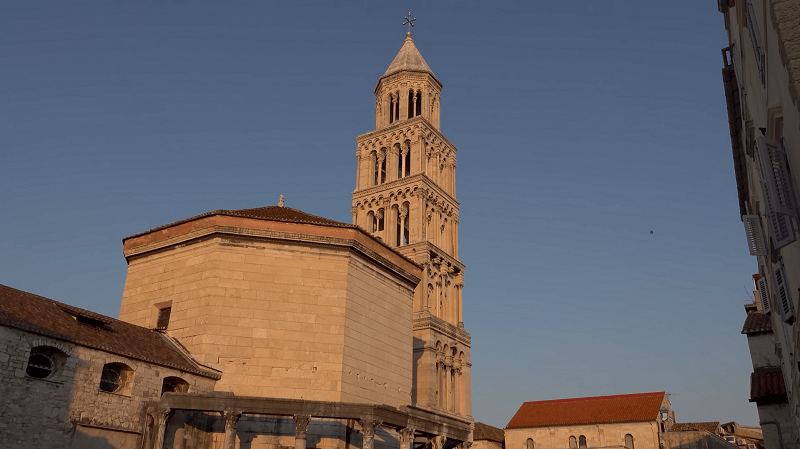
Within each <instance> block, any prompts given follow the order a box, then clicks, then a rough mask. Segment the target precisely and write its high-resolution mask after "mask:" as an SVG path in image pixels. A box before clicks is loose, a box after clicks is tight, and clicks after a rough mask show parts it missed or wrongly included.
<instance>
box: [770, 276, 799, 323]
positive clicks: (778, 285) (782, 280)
mask: <svg viewBox="0 0 800 449" xmlns="http://www.w3.org/2000/svg"><path fill="white" fill-rule="evenodd" d="M773 274H774V276H775V294H776V296H777V304H776V305H777V306H778V307H780V309H781V315H783V316H782V318H783V321H785V322H787V323H789V324H792V323H794V303H793V302H792V294H791V289H790V287H789V280H788V279H786V270H785V269H784V267H783V261H781V262H779V263H778V266H777V268H775V270H774V271H773Z"/></svg>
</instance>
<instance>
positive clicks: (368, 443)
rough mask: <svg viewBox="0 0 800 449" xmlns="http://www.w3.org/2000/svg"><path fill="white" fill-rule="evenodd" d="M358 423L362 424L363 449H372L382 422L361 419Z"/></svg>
mask: <svg viewBox="0 0 800 449" xmlns="http://www.w3.org/2000/svg"><path fill="white" fill-rule="evenodd" d="M358 423H359V424H361V436H362V443H361V449H372V446H373V443H374V442H375V428H376V427H378V426H380V425H381V422H380V421H375V420H371V419H361V420H359V421H358ZM295 449H299V448H295Z"/></svg>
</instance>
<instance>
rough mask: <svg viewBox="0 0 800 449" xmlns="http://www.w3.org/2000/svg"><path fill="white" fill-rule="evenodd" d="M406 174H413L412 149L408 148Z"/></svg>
mask: <svg viewBox="0 0 800 449" xmlns="http://www.w3.org/2000/svg"><path fill="white" fill-rule="evenodd" d="M405 158H406V176H411V150H410V149H409V150H406V156H405Z"/></svg>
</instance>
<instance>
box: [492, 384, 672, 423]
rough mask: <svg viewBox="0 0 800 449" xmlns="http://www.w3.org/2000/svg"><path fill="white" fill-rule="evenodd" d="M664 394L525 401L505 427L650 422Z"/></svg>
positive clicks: (656, 415)
mask: <svg viewBox="0 0 800 449" xmlns="http://www.w3.org/2000/svg"><path fill="white" fill-rule="evenodd" d="M664 396H665V393H664V392H663V391H662V392H657V393H640V394H622V395H616V396H596V397H589V398H574V399H556V400H552V401H536V402H526V403H524V404H522V407H520V408H519V410H517V413H516V414H515V415H514V417H513V418H511V421H509V423H508V425H507V426H506V429H512V428H519V427H544V426H565V425H575V424H599V423H615V422H638V421H653V420H655V419H656V418H657V417H658V413H659V409H660V408H661V404H662V402H663V401H664Z"/></svg>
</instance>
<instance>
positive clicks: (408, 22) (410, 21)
mask: <svg viewBox="0 0 800 449" xmlns="http://www.w3.org/2000/svg"><path fill="white" fill-rule="evenodd" d="M405 19H406V20H405V21H404V22H403V25H408V32H409V33H410V32H411V27H413V26H414V21H415V20H417V18H416V17H415V18H413V19H412V18H411V12H409V13H408V15H407V16H406V17H405Z"/></svg>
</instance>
